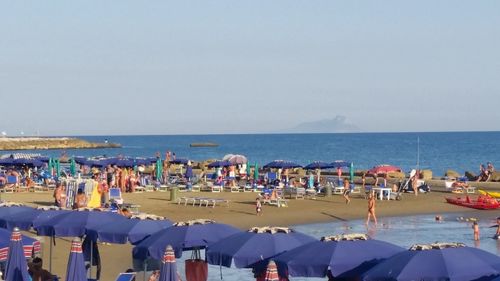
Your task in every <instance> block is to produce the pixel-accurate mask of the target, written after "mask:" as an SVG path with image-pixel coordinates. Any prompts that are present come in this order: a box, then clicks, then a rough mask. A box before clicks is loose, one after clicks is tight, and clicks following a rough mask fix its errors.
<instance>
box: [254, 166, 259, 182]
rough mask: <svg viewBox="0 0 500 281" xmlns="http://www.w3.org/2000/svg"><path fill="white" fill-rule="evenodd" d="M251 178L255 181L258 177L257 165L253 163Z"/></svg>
mask: <svg viewBox="0 0 500 281" xmlns="http://www.w3.org/2000/svg"><path fill="white" fill-rule="evenodd" d="M253 179H254V180H255V181H257V180H258V179H259V165H258V164H257V163H255V167H254V169H253Z"/></svg>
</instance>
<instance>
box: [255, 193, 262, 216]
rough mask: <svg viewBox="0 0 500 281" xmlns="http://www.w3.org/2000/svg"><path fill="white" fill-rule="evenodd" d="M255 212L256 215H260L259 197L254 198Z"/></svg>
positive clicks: (260, 204)
mask: <svg viewBox="0 0 500 281" xmlns="http://www.w3.org/2000/svg"><path fill="white" fill-rule="evenodd" d="M255 212H256V215H257V216H260V215H262V203H261V202H260V198H259V197H257V199H255Z"/></svg>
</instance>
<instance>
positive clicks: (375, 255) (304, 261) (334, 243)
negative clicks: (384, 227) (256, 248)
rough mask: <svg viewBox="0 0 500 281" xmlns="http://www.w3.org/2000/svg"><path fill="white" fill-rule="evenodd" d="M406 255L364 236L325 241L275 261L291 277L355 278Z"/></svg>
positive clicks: (313, 243)
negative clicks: (399, 255) (382, 263)
mask: <svg viewBox="0 0 500 281" xmlns="http://www.w3.org/2000/svg"><path fill="white" fill-rule="evenodd" d="M402 251H404V249H403V248H401V247H398V246H396V245H393V244H390V243H387V242H383V241H379V240H373V239H370V238H369V237H368V236H366V235H364V234H348V235H338V236H330V237H323V238H321V241H315V242H312V243H308V244H305V245H303V246H300V247H297V248H295V249H293V250H290V251H288V252H285V253H283V254H281V255H279V256H277V257H276V258H274V259H275V261H276V263H278V265H279V266H280V269H281V268H282V266H283V268H285V267H286V268H287V269H288V270H287V272H288V273H289V274H290V275H291V276H302V277H326V276H327V273H328V270H330V272H331V274H332V275H333V276H334V277H342V278H354V277H356V276H359V275H360V273H362V272H364V271H366V270H368V269H369V268H371V267H373V266H374V265H375V264H376V263H378V262H380V261H381V260H383V259H386V258H388V257H391V256H393V255H395V254H397V253H400V252H402Z"/></svg>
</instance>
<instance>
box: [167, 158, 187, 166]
mask: <svg viewBox="0 0 500 281" xmlns="http://www.w3.org/2000/svg"><path fill="white" fill-rule="evenodd" d="M188 162H189V159H187V158H175V159H174V160H170V163H172V164H177V165H187V163H188Z"/></svg>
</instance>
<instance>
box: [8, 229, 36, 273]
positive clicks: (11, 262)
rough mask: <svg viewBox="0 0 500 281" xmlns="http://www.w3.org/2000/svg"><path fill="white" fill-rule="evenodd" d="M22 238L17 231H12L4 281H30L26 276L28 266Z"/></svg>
mask: <svg viewBox="0 0 500 281" xmlns="http://www.w3.org/2000/svg"><path fill="white" fill-rule="evenodd" d="M21 241H22V236H21V232H19V229H17V228H15V229H14V231H12V236H11V238H10V246H9V255H8V257H7V264H6V266H5V280H6V281H28V280H31V278H30V276H29V274H28V264H27V263H26V257H25V256H24V249H23V244H22V242H21Z"/></svg>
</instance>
